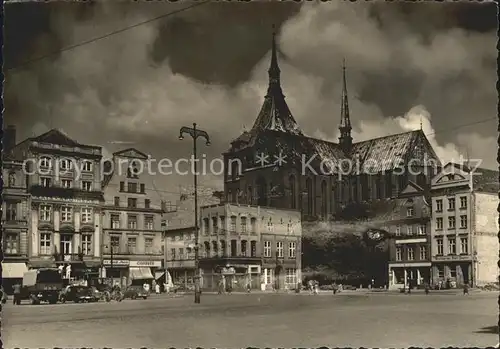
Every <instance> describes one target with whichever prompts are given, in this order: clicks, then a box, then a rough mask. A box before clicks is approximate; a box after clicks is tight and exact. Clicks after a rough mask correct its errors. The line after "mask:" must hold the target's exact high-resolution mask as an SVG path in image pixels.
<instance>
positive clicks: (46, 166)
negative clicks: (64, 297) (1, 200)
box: [12, 129, 103, 278]
mask: <svg viewBox="0 0 500 349" xmlns="http://www.w3.org/2000/svg"><path fill="white" fill-rule="evenodd" d="M12 154H13V156H15V157H16V158H18V157H20V158H23V159H24V160H25V162H26V165H25V168H24V170H25V173H26V175H27V176H26V186H27V191H28V193H29V194H30V195H31V224H30V225H31V234H30V235H31V236H30V240H29V243H28V244H29V251H30V256H29V264H30V266H31V267H32V268H37V267H43V266H54V265H56V264H64V265H71V277H76V278H81V277H84V276H85V274H88V273H89V269H90V272H94V273H97V272H98V269H97V268H98V267H99V264H100V263H99V259H100V235H101V220H100V218H101V203H102V201H103V195H102V191H101V176H100V174H101V169H100V165H101V163H100V161H101V158H102V155H101V147H98V146H92V145H85V144H80V143H78V142H76V141H75V140H73V139H71V138H70V137H68V136H67V135H66V134H64V133H63V132H62V131H60V130H57V129H52V130H50V131H48V132H46V133H44V134H42V135H40V136H38V137H33V138H28V139H26V140H24V141H23V142H21V143H19V144H17V145H16V146H15V147H14V148H13V149H12Z"/></svg>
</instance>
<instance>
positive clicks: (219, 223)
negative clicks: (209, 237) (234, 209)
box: [203, 216, 293, 234]
mask: <svg viewBox="0 0 500 349" xmlns="http://www.w3.org/2000/svg"><path fill="white" fill-rule="evenodd" d="M237 219H238V218H237V217H236V216H231V217H230V223H229V231H230V232H236V231H237V230H236V227H237ZM262 219H264V217H262ZM280 224H284V222H283V219H281V220H280ZM209 225H210V223H209V219H208V218H204V219H203V232H204V233H205V234H208V233H209V232H210V226H209ZM225 225H226V217H224V216H219V217H212V232H214V233H217V232H219V229H222V230H224V227H225ZM292 230H293V225H292V223H291V220H290V221H289V222H288V223H287V232H291V231H292ZM256 231H257V218H255V217H251V218H250V232H252V233H255V232H256ZM267 231H269V232H272V231H274V224H273V222H272V218H269V221H268V222H267ZM240 232H241V233H246V232H248V218H247V217H240Z"/></svg>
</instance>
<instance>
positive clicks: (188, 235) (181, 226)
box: [165, 188, 220, 287]
mask: <svg viewBox="0 0 500 349" xmlns="http://www.w3.org/2000/svg"><path fill="white" fill-rule="evenodd" d="M219 202H220V199H219V198H217V197H215V196H214V193H213V191H212V190H207V191H204V190H203V189H198V203H199V205H200V206H206V205H211V204H215V203H219ZM198 210H199V208H198ZM165 218H166V230H165V261H166V264H165V265H166V268H167V271H168V272H169V273H170V276H171V278H172V281H173V283H175V284H178V285H184V286H185V287H192V286H193V284H194V276H195V262H194V250H193V247H194V246H195V231H196V230H195V224H194V223H195V220H194V195H193V188H187V189H184V190H182V192H181V193H180V198H179V200H178V201H177V202H176V206H175V210H171V211H170V213H167V214H166V215H165ZM199 226H200V225H199Z"/></svg>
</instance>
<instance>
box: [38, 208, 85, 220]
mask: <svg viewBox="0 0 500 349" xmlns="http://www.w3.org/2000/svg"><path fill="white" fill-rule="evenodd" d="M74 212H75V209H74V208H73V207H71V206H61V210H60V219H61V222H72V221H73V214H74ZM93 212H94V211H93V209H92V208H91V207H82V208H81V209H80V222H81V223H91V222H92V221H93V217H94V215H93ZM52 216H53V211H52V206H50V205H40V209H39V215H38V219H39V220H40V221H42V222H50V221H52Z"/></svg>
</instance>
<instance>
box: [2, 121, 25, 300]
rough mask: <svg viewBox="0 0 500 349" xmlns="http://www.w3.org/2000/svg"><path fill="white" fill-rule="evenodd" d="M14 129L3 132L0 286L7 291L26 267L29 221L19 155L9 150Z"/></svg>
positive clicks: (19, 278) (14, 142) (20, 276)
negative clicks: (0, 275) (0, 273)
mask: <svg viewBox="0 0 500 349" xmlns="http://www.w3.org/2000/svg"><path fill="white" fill-rule="evenodd" d="M15 137H16V130H15V128H14V127H12V126H9V127H7V129H6V130H5V132H4V139H3V143H4V144H3V145H4V155H3V169H2V170H3V178H4V181H3V188H2V189H3V192H2V213H3V215H2V241H3V256H4V259H3V261H2V285H3V287H4V289H5V290H6V291H7V292H10V291H11V287H12V285H13V284H14V283H16V282H20V280H21V279H22V277H23V274H24V272H25V271H27V270H28V268H27V263H28V256H29V251H30V249H29V239H30V236H29V222H30V209H31V198H30V195H29V194H28V193H27V190H26V189H27V188H26V178H25V174H24V171H23V161H22V158H18V159H16V158H15V157H14V156H13V155H12V154H11V153H10V150H11V149H12V148H13V147H14V146H15V144H16V140H15Z"/></svg>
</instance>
